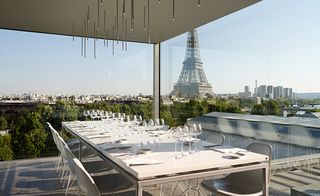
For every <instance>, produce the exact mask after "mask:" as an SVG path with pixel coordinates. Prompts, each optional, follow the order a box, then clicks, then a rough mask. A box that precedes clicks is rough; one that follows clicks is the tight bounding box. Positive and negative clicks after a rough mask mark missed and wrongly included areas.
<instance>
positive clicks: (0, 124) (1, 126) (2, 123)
mask: <svg viewBox="0 0 320 196" xmlns="http://www.w3.org/2000/svg"><path fill="white" fill-rule="evenodd" d="M7 127H8V123H7V119H6V118H5V117H4V116H0V130H5V129H6V128H7Z"/></svg>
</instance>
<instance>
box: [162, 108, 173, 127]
mask: <svg viewBox="0 0 320 196" xmlns="http://www.w3.org/2000/svg"><path fill="white" fill-rule="evenodd" d="M160 118H163V119H164V121H165V122H166V123H167V125H169V126H170V127H174V126H175V121H174V118H173V117H172V114H171V112H170V111H169V110H161V112H160Z"/></svg>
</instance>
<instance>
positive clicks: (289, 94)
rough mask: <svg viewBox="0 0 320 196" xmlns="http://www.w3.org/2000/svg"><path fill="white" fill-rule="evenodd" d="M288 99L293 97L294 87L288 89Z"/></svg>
mask: <svg viewBox="0 0 320 196" xmlns="http://www.w3.org/2000/svg"><path fill="white" fill-rule="evenodd" d="M288 99H293V90H292V88H289V89H288Z"/></svg>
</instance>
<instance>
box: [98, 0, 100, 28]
mask: <svg viewBox="0 0 320 196" xmlns="http://www.w3.org/2000/svg"><path fill="white" fill-rule="evenodd" d="M99 1H100V0H98V13H97V22H98V27H97V30H98V31H99V28H100V2H99Z"/></svg>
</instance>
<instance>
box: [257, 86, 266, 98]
mask: <svg viewBox="0 0 320 196" xmlns="http://www.w3.org/2000/svg"><path fill="white" fill-rule="evenodd" d="M258 89H259V93H258V94H259V95H260V96H259V97H261V98H266V94H267V85H260V87H259V88H258Z"/></svg>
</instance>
